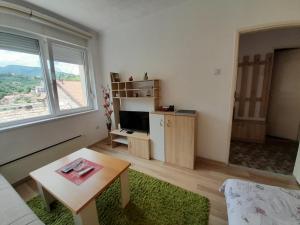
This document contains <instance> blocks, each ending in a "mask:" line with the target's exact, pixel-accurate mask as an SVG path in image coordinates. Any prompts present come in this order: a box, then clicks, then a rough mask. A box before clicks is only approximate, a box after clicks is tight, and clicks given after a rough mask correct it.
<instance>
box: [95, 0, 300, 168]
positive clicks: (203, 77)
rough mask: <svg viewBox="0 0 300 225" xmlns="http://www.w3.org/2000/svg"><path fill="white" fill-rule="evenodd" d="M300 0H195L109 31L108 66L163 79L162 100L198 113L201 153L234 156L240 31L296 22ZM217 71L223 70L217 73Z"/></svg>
mask: <svg viewBox="0 0 300 225" xmlns="http://www.w3.org/2000/svg"><path fill="white" fill-rule="evenodd" d="M299 10H300V1H298V0H289V1H281V0H264V1H263V2H262V1H260V0H253V1H247V0H241V1H236V0H227V1H219V0H210V1H206V0H205V1H204V0H189V1H183V2H182V4H180V5H177V6H174V7H172V8H169V9H167V10H164V11H160V12H157V13H156V14H154V15H151V16H148V17H144V18H142V19H139V20H137V21H134V22H131V23H128V24H125V25H120V26H119V27H117V28H112V29H111V30H109V31H106V32H103V36H102V39H101V42H100V44H101V55H102V56H103V57H104V58H103V65H102V70H103V74H104V75H105V77H104V79H105V80H106V81H107V82H108V81H109V72H120V73H121V75H122V76H126V77H128V76H129V74H135V75H136V76H139V77H142V75H143V73H144V72H146V71H147V72H148V74H150V78H158V79H161V80H162V86H161V96H162V103H163V104H175V106H177V107H178V108H187V109H195V110H197V111H199V120H198V121H199V122H198V128H199V129H198V131H199V132H198V141H197V142H198V146H197V155H198V156H201V157H205V158H209V159H213V160H217V161H221V162H225V163H227V162H228V155H229V144H230V134H231V121H232V108H233V107H232V103H233V90H234V87H235V77H236V74H235V66H234V64H235V61H236V59H235V52H236V51H237V48H236V41H237V31H238V30H239V29H246V28H249V27H253V26H263V25H266V24H273V23H285V22H290V21H298V22H299V24H300V14H299ZM215 69H221V74H220V75H218V76H216V75H214V71H215Z"/></svg>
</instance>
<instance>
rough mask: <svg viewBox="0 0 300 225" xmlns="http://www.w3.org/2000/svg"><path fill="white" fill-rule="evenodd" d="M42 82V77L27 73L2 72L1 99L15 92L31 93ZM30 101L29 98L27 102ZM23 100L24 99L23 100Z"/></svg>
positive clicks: (0, 77) (0, 80) (0, 75)
mask: <svg viewBox="0 0 300 225" xmlns="http://www.w3.org/2000/svg"><path fill="white" fill-rule="evenodd" d="M40 83H41V78H40V77H35V76H26V75H12V74H0V100H1V99H2V98H3V97H4V96H6V95H11V94H14V93H20V94H26V93H30V91H31V90H33V89H34V88H35V87H36V86H39V85H40ZM27 101H29V100H28V99H27V100H25V102H27ZM22 102H23V101H22Z"/></svg>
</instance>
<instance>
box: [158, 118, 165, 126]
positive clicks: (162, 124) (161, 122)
mask: <svg viewBox="0 0 300 225" xmlns="http://www.w3.org/2000/svg"><path fill="white" fill-rule="evenodd" d="M159 125H160V126H161V127H163V126H164V121H163V120H162V119H161V120H160V122H159Z"/></svg>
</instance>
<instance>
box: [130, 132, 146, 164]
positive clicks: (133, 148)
mask: <svg viewBox="0 0 300 225" xmlns="http://www.w3.org/2000/svg"><path fill="white" fill-rule="evenodd" d="M149 147H150V146H149V140H144V139H138V138H133V137H128V151H129V153H131V154H133V155H135V156H138V157H141V158H144V159H150V154H149Z"/></svg>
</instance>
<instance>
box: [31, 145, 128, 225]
mask: <svg viewBox="0 0 300 225" xmlns="http://www.w3.org/2000/svg"><path fill="white" fill-rule="evenodd" d="M78 158H84V159H87V160H89V161H92V162H94V163H97V164H100V165H102V166H103V168H102V169H101V170H99V171H98V172H96V173H95V174H94V175H92V176H91V177H89V178H88V179H87V180H86V181H85V182H83V183H82V184H80V185H76V184H74V183H72V182H71V181H69V180H67V179H66V178H64V177H63V176H61V175H60V174H58V173H57V172H56V170H58V169H60V168H61V167H63V166H64V165H66V164H68V163H70V162H72V161H74V160H75V159H78ZM129 166H130V163H129V162H126V161H123V160H120V159H116V158H114V157H111V156H108V155H105V154H101V153H98V152H96V151H93V150H89V149H86V148H83V149H80V150H78V151H76V152H74V153H72V154H70V155H68V156H66V157H63V158H61V159H59V160H57V161H55V162H52V163H50V164H48V165H46V166H44V167H42V168H40V169H37V170H35V171H33V172H31V173H30V176H31V177H32V178H33V179H34V180H35V181H36V182H37V185H38V189H39V192H40V194H41V197H42V198H43V200H44V202H45V205H46V208H47V209H48V210H50V204H51V203H52V202H53V201H54V200H55V199H57V200H58V201H60V202H61V203H62V204H64V205H65V206H66V207H67V208H69V209H70V210H71V211H72V213H73V218H74V222H75V224H76V225H99V222H98V215H97V208H96V201H95V199H96V197H98V196H99V195H100V194H101V193H102V192H103V191H104V190H105V189H106V188H107V187H108V186H109V185H110V184H112V183H113V182H114V181H115V180H116V179H117V178H118V177H120V183H121V206H122V207H123V208H124V207H125V206H126V205H127V204H128V202H129V199H130V196H129V186H128V185H129V183H128V168H129Z"/></svg>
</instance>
